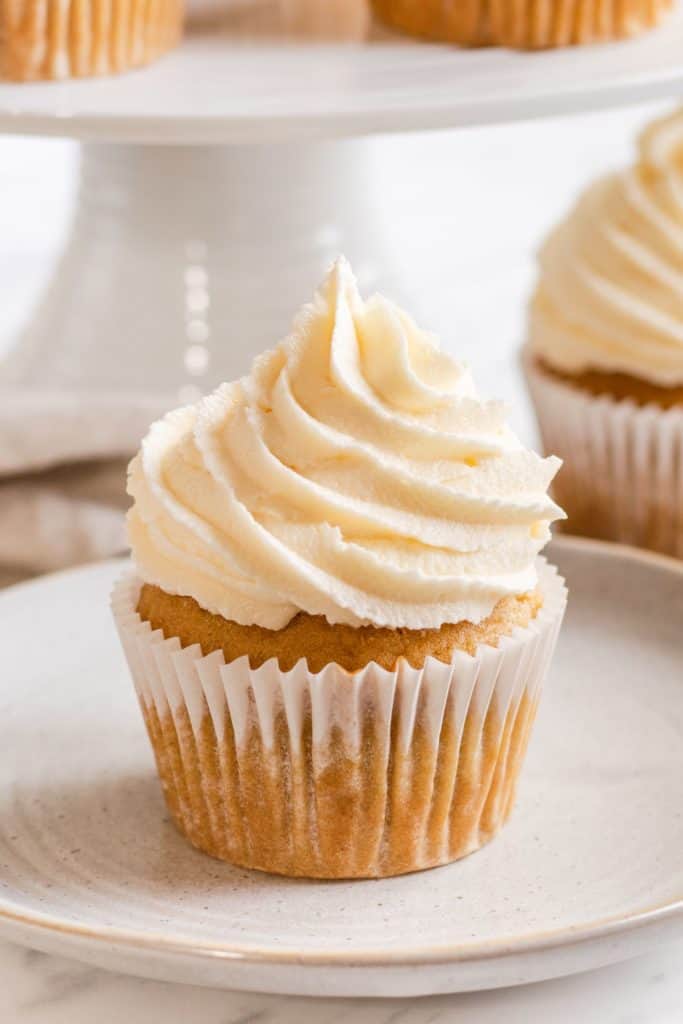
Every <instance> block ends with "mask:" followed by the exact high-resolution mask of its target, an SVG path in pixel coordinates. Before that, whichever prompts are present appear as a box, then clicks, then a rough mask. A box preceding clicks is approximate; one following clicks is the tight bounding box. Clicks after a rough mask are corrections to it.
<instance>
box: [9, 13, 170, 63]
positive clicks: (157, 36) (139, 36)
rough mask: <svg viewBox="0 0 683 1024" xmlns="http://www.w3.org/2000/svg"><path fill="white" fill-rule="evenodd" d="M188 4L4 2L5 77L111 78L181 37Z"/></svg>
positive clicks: (152, 55)
mask: <svg viewBox="0 0 683 1024" xmlns="http://www.w3.org/2000/svg"><path fill="white" fill-rule="evenodd" d="M183 10H184V2H183V0H125V2H122V0H0V78H5V79H11V80H14V81H33V80H36V79H54V78H57V79H58V78H81V77H87V76H90V75H110V74H114V73H116V72H119V71H126V70H127V69H129V68H134V67H138V66H140V65H142V64H149V63H150V62H151V61H153V60H155V59H156V58H157V57H159V56H161V54H163V53H166V51H167V50H170V49H171V48H172V47H173V46H175V44H176V43H177V42H178V40H179V39H180V35H181V31H182V20H183Z"/></svg>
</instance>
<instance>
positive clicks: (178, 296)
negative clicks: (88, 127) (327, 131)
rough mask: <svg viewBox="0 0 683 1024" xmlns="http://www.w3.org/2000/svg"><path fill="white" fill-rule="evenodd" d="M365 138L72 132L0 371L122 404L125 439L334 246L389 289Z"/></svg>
mask: <svg viewBox="0 0 683 1024" xmlns="http://www.w3.org/2000/svg"><path fill="white" fill-rule="evenodd" d="M371 150H372V142H371V141H367V140H357V141H345V142H334V143H325V142H320V143H310V144H306V145H280V146H277V147H273V146H269V145H248V146H240V147H227V146H226V147H223V146H171V147H165V146H155V145H148V146H137V145H125V144H124V145H106V144H94V143H92V144H85V145H84V146H83V148H82V163H81V172H80V186H79V191H78V197H77V203H76V212H75V217H74V221H73V225H72V229H71V234H70V237H69V239H68V241H67V244H66V247H65V249H64V251H63V254H62V256H61V258H60V260H59V262H58V265H57V267H56V269H55V271H54V274H53V276H52V280H51V282H50V284H49V286H48V288H47V291H46V292H45V293H44V295H43V297H42V299H41V301H40V302H39V305H38V307H37V309H36V310H35V313H34V315H33V317H32V320H31V322H30V323H29V326H28V328H27V329H26V331H25V332H24V334H23V336H22V338H21V339H20V342H19V344H18V345H16V346H15V348H14V349H13V350H12V351H11V353H10V355H9V357H8V359H7V360H6V362H5V365H4V367H3V369H2V375H1V377H0V381H1V383H2V387H3V388H6V389H8V390H10V391H12V392H15V391H16V389H21V390H27V389H30V390H31V392H32V393H33V394H40V395H41V397H42V402H43V403H46V402H47V403H48V404H51V405H52V406H53V413H54V414H55V415H60V416H70V415H71V414H72V413H73V414H75V415H80V414H81V413H82V409H83V404H84V403H85V404H86V405H91V404H97V405H98V406H100V407H101V406H102V405H104V406H106V407H111V406H116V405H117V404H124V405H125V406H127V409H128V414H127V415H126V416H125V417H121V418H120V419H119V418H117V422H116V430H117V437H118V438H119V442H120V443H121V444H122V445H123V448H124V450H125V448H126V447H127V446H128V445H129V444H130V446H135V444H137V442H138V441H139V437H140V432H141V430H144V428H145V426H146V425H147V421H148V420H149V417H150V415H153V414H156V413H157V412H160V411H162V410H163V409H164V408H168V407H169V406H170V405H174V404H177V403H178V401H181V402H182V401H185V400H186V401H190V400H193V399H194V398H195V397H196V395H197V394H198V393H199V392H200V391H206V390H207V389H208V388H210V387H213V386H215V385H216V384H217V383H218V382H220V381H221V380H227V379H232V378H234V377H237V376H240V375H241V374H243V373H246V372H247V370H248V369H249V365H250V362H251V359H252V357H253V356H254V354H256V353H257V352H259V351H262V350H263V349H265V348H267V347H269V346H271V345H272V344H274V343H275V342H276V341H278V340H279V339H280V338H282V337H283V336H284V335H285V334H286V333H287V331H288V329H289V325H290V322H291V318H292V314H293V312H294V311H295V310H296V309H297V308H298V307H299V306H300V305H301V304H302V303H303V302H306V301H309V300H310V298H311V294H312V287H313V286H314V285H315V284H316V283H317V282H318V281H319V280H320V279H321V277H322V275H323V273H324V270H325V268H326V266H327V265H328V264H329V263H330V261H331V260H332V259H334V257H335V255H336V254H337V253H339V252H344V253H346V254H347V255H348V256H349V258H350V259H352V260H353V262H354V265H355V266H356V269H357V272H358V274H359V277H360V278H361V283H362V286H363V288H364V289H371V290H372V289H374V288H376V287H378V286H381V287H382V288H385V287H386V288H387V289H389V290H391V291H393V292H394V293H395V292H396V290H397V283H396V282H395V281H392V279H391V267H392V262H393V261H392V257H391V253H390V252H387V251H385V249H384V247H383V238H384V234H383V232H382V231H381V229H380V226H379V225H378V222H377V221H378V217H377V214H376V212H375V211H376V208H377V204H376V202H375V201H374V200H375V198H376V197H375V196H374V195H373V190H372V180H373V174H372V153H371ZM380 268H382V279H381V281H380V275H379V269H380ZM66 395H68V396H70V397H71V398H72V402H71V403H65V396H66ZM69 404H70V406H71V408H70V407H69ZM156 405H158V408H155V406H156ZM121 431H123V432H124V435H125V436H123V437H122V436H121Z"/></svg>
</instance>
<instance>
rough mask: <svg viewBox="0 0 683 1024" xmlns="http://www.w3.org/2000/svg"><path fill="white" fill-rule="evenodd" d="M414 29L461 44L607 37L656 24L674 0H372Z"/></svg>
mask: <svg viewBox="0 0 683 1024" xmlns="http://www.w3.org/2000/svg"><path fill="white" fill-rule="evenodd" d="M373 6H374V9H375V10H376V12H377V14H378V15H379V16H380V17H381V18H382V19H383V20H384V21H386V22H387V23H388V24H390V25H392V26H393V27H394V28H397V29H399V30H401V31H403V32H407V33H409V34H410V35H415V36H422V37H425V38H428V39H434V40H440V41H442V42H449V43H458V44H460V45H461V46H491V45H493V46H509V47H512V48H516V49H529V50H536V49H548V48H552V47H559V46H570V45H579V44H584V43H595V42H608V41H609V40H612V39H622V38H627V37H629V36H634V35H639V34H640V33H641V32H645V31H647V30H648V29H650V28H653V27H654V26H655V25H656V24H657V23H658V22H659V21H660V19H661V17H662V16H663V15H664V13H665V12H666V11H667V10H669V9H670V8H671V6H672V3H671V0H540V2H539V0H373Z"/></svg>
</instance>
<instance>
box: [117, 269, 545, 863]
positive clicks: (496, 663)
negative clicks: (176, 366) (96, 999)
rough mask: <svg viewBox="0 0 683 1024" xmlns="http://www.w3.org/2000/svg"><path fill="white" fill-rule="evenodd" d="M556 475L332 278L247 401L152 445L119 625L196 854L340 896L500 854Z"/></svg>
mask: <svg viewBox="0 0 683 1024" xmlns="http://www.w3.org/2000/svg"><path fill="white" fill-rule="evenodd" d="M558 466H559V462H558V460H557V459H554V458H548V459H542V458H540V457H539V456H538V455H536V454H534V453H533V452H530V451H527V450H526V449H525V448H523V447H522V445H521V444H520V443H519V441H518V440H517V439H516V437H515V436H514V434H513V433H512V432H511V431H510V430H509V428H508V427H507V426H506V423H505V409H504V407H503V406H502V405H501V404H500V403H498V402H491V401H482V400H481V399H480V398H479V397H478V395H477V392H476V390H475V388H474V386H473V383H472V380H471V377H470V374H469V372H468V371H467V369H466V368H465V367H464V366H462V365H461V364H460V363H458V362H456V361H455V360H453V359H451V358H450V357H449V356H447V355H445V354H444V353H442V352H441V351H440V350H439V348H438V346H437V344H436V341H435V339H434V338H433V337H432V336H430V335H428V334H426V333H424V332H422V331H420V330H419V329H418V328H417V326H416V325H415V324H414V323H413V322H412V320H410V319H409V317H408V316H407V315H406V314H405V313H403V312H402V311H401V310H399V309H397V308H396V307H395V306H393V305H392V304H391V303H389V302H388V301H386V300H385V299H383V298H381V297H378V296H376V297H374V298H372V299H370V300H369V301H367V302H364V301H363V300H362V299H361V297H360V296H359V294H358V291H357V288H356V283H355V281H354V278H353V276H352V274H351V271H350V269H349V267H348V265H347V264H346V263H345V262H344V261H342V260H340V261H339V262H337V263H336V264H335V266H334V267H333V268H332V270H331V272H330V273H329V276H328V277H327V279H326V280H325V282H324V284H323V286H322V287H321V289H320V291H319V293H318V294H317V296H316V297H315V300H314V302H313V303H312V305H310V306H308V307H306V308H305V309H304V310H303V312H302V313H301V314H300V315H299V317H298V319H297V320H296V321H295V323H294V327H293V332H292V334H291V335H290V337H289V338H287V339H286V340H285V341H284V342H282V343H281V344H280V345H278V346H277V347H276V348H275V349H273V350H272V351H270V352H268V353H266V354H265V355H264V356H262V357H260V358H259V359H257V360H256V361H255V363H254V365H253V367H252V370H251V373H250V374H249V376H248V377H245V378H244V379H242V380H240V381H238V382H236V383H233V384H226V385H223V386H221V387H220V388H219V389H218V390H217V391H215V392H214V393H213V394H211V395H209V396H208V397H207V398H204V399H202V400H201V401H200V402H198V403H197V404H196V405H193V406H190V407H187V408H183V409H179V410H178V411H176V412H173V413H171V414H169V415H168V416H167V417H166V418H165V419H163V420H162V421H160V422H158V423H156V424H155V425H154V426H153V427H152V428H151V430H150V432H149V434H148V436H147V437H146V439H145V440H144V442H143V444H142V449H141V451H140V453H139V454H138V455H137V456H136V458H135V459H134V460H133V462H132V463H131V467H130V475H129V491H130V494H131V496H132V498H133V501H134V504H133V506H132V509H131V512H130V515H129V533H130V541H131V546H132V549H133V555H134V563H135V570H134V572H132V573H128V574H126V575H125V576H124V577H123V579H122V580H121V581H120V582H119V583H118V585H117V586H116V588H115V591H114V594H113V609H114V615H115V618H116V621H117V624H118V629H119V632H120V636H121V640H122V642H123V646H124V649H125V651H126V654H127V657H128V662H129V665H130V668H131V672H132V676H133V679H134V682H135V686H136V689H137V693H138V696H139V700H140V705H141V708H142V713H143V715H144V718H145V722H146V724H147V729H148V732H149V738H150V740H151V743H152V747H153V749H154V753H155V755H156V763H157V767H158V771H159V775H160V777H161V782H162V786H163V790H164V794H165V797H166V801H167V803H168V807H169V809H170V812H171V814H172V816H173V818H174V820H175V822H176V823H177V825H178V827H179V829H180V830H181V832H182V833H184V835H185V836H186V837H187V838H188V839H189V840H190V842H191V843H193V844H194V845H195V846H197V847H199V848H200V849H202V850H204V851H206V852H208V853H210V854H213V855H214V856H216V857H219V858H222V859H224V860H227V861H230V862H232V863H233V864H237V865H241V866H244V867H249V868H259V869H262V870H265V871H270V872H276V873H280V874H285V875H294V876H307V877H314V878H353V877H380V876H388V875H394V874H400V873H402V872H406V871H414V870H417V869H420V868H427V867H430V866H433V865H437V864H444V863H446V862H448V861H451V860H454V859H456V858H458V857H462V856H464V855H465V854H468V853H471V852H472V851H473V850H476V849H477V848H478V847H480V846H481V845H482V844H483V843H485V842H487V841H488V840H489V839H490V838H491V837H492V836H493V835H495V833H496V832H497V831H498V830H499V828H500V827H501V826H502V824H503V823H504V822H505V820H506V818H507V817H508V815H509V813H510V810H511V808H512V804H513V800H514V793H515V784H516V780H517V776H518V774H519V770H520V767H521V764H522V760H523V757H524V752H525V748H526V745H527V741H528V739H529V732H530V729H531V725H532V722H533V719H534V715H535V712H536V707H537V704H538V699H539V694H540V689H541V684H542V681H543V677H544V675H545V673H546V669H547V666H548V662H549V659H550V657H551V654H552V651H553V647H554V645H555V639H556V636H557V631H558V629H559V626H560V621H561V619H562V615H563V611H564V606H565V588H564V585H563V582H562V580H561V579H560V578H559V577H558V575H557V573H556V572H555V570H554V569H552V568H551V567H550V566H549V565H548V564H546V563H545V562H544V561H543V560H542V559H540V558H539V557H538V553H539V551H540V549H541V548H542V547H543V545H544V544H545V542H546V541H547V539H548V536H549V524H550V523H551V522H552V521H553V520H555V519H557V518H558V517H560V516H561V515H562V512H561V510H560V509H559V508H558V506H557V505H556V504H555V503H554V502H553V501H552V500H551V499H550V498H549V497H548V496H547V488H548V486H549V484H550V482H551V479H552V478H553V476H554V475H555V473H556V471H557V469H558Z"/></svg>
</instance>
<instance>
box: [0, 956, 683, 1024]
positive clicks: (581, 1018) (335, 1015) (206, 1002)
mask: <svg viewBox="0 0 683 1024" xmlns="http://www.w3.org/2000/svg"><path fill="white" fill-rule="evenodd" d="M0 991H1V992H2V993H3V995H2V1001H1V1003H0V1020H2V1022H3V1024H92V1022H93V1021H97V1024H120V1022H121V1021H128V1022H130V1024H189V1021H192V1022H196V1024H333V1022H334V1024H342V1022H344V1021H353V1022H354V1024H446V1022H449V1024H450V1022H464V1024H499V1022H501V1021H503V1020H504V1021H505V1024H569V1022H572V1024H573V1022H580V1024H680V1022H681V1019H683V943H679V944H677V945H673V946H669V947H666V948H663V949H661V950H660V951H659V952H657V953H654V954H650V955H648V956H645V957H640V958H638V959H635V960H630V961H627V962H626V963H623V964H619V965H617V966H616V967H606V968H603V969H602V970H599V971H591V972H590V973H588V974H583V975H576V976H574V977H571V978H560V979H558V980H556V981H547V982H544V983H543V984H538V985H527V986H522V987H520V988H512V989H499V990H497V991H495V992H474V993H470V994H466V995H461V996H436V997H433V998H429V999H409V1000H389V999H380V1000H371V999H361V1000H346V999H344V1000H325V999H294V998H277V997H276V996H260V995H252V994H249V993H241V992H235V993H231V992H217V991H213V990H210V989H201V988H192V987H189V986H185V987H180V986H174V985H168V984H163V983H160V982H152V981H142V980H139V979H137V978H126V977H123V976H122V975H118V974H108V973H107V972H105V971H100V970H97V969H95V968H92V967H84V966H82V965H81V964H77V963H72V962H70V961H67V960H62V959H57V958H56V957H50V956H46V955H45V954H43V953H37V952H35V951H34V950H28V949H18V948H16V947H14V946H10V945H8V944H6V943H0Z"/></svg>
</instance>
